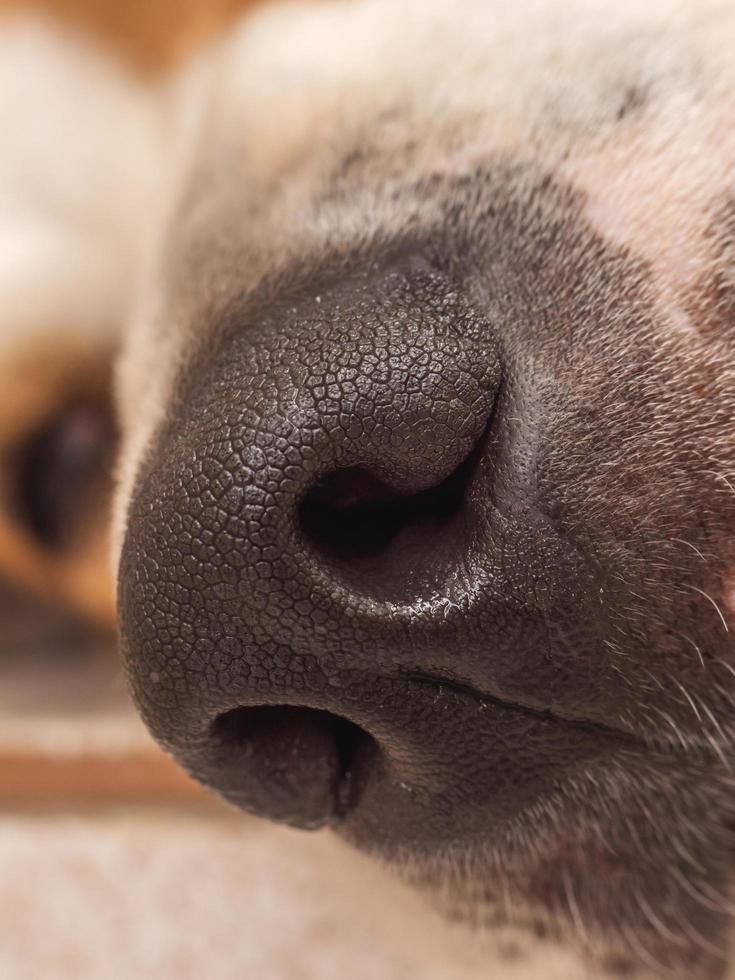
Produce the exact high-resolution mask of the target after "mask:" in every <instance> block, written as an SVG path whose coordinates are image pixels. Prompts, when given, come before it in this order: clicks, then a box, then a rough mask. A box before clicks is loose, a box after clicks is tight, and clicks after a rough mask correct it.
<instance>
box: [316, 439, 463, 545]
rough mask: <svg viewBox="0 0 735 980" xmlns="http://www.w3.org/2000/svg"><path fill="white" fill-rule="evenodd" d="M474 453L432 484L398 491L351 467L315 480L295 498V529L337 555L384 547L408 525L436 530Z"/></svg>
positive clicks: (457, 496)
mask: <svg viewBox="0 0 735 980" xmlns="http://www.w3.org/2000/svg"><path fill="white" fill-rule="evenodd" d="M473 460H474V454H471V456H470V457H468V459H466V460H465V461H464V462H463V463H462V464H461V465H460V466H459V467H458V468H457V469H456V470H455V471H454V472H453V473H451V474H450V475H449V476H448V477H447V478H446V479H445V480H443V481H442V482H441V483H439V484H438V485H437V486H435V487H431V488H430V489H428V490H423V491H421V492H420V493H416V494H404V493H400V492H398V491H396V490H394V489H392V488H391V487H389V486H388V485H387V484H385V483H383V482H382V481H381V480H379V479H377V478H376V477H374V476H373V475H372V474H370V473H369V472H368V471H367V470H364V469H361V468H359V467H351V468H346V469H342V470H337V471H336V472H334V473H330V474H329V475H328V476H326V477H324V478H323V479H322V480H320V482H319V483H317V484H316V486H314V487H312V488H311V490H309V491H308V493H307V494H306V496H305V497H304V499H303V500H302V501H301V505H300V508H299V519H300V524H301V528H302V530H303V532H304V534H305V535H306V536H307V538H308V539H309V540H310V541H311V543H312V544H313V545H314V546H315V547H316V548H317V549H318V550H320V551H322V552H324V553H325V554H327V555H329V556H330V557H334V558H339V559H343V560H348V559H355V558H360V557H369V556H372V555H375V554H378V553H380V552H381V551H384V550H385V549H386V547H387V546H388V545H389V544H390V542H391V541H392V540H393V539H394V538H395V537H396V536H397V535H398V534H399V533H400V532H401V531H403V530H405V529H407V528H410V527H416V528H420V527H425V528H427V529H429V528H433V529H436V527H437V525H440V524H443V523H445V522H447V521H448V520H450V519H451V518H452V517H453V516H454V515H455V514H456V513H457V512H458V511H459V510H460V508H461V505H462V500H463V498H464V494H465V489H466V484H467V480H468V477H469V473H470V468H471V466H472V464H473Z"/></svg>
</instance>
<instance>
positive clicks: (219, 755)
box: [210, 705, 372, 829]
mask: <svg viewBox="0 0 735 980" xmlns="http://www.w3.org/2000/svg"><path fill="white" fill-rule="evenodd" d="M210 734H211V742H212V745H213V748H214V768H215V770H216V772H217V779H216V788H217V789H219V790H220V791H222V792H223V795H224V796H225V797H226V798H228V799H230V800H231V801H232V802H233V803H235V804H237V805H239V806H244V807H245V808H246V809H248V810H251V811H252V812H255V813H256V814H258V815H260V816H265V817H269V818H270V819H275V820H282V821H285V822H287V823H290V824H292V825H295V826H299V827H302V828H307V829H308V828H314V827H319V826H322V825H323V824H325V823H330V822H333V821H334V820H335V819H339V818H340V817H341V816H343V815H344V813H345V812H346V811H347V810H348V809H349V807H350V805H351V802H352V794H353V792H354V781H353V768H354V764H355V757H356V754H357V753H358V751H359V752H360V753H361V754H362V753H363V750H365V749H367V748H368V745H370V744H372V739H371V737H370V736H369V735H368V734H367V733H366V732H365V731H363V730H362V729H361V728H359V727H358V726H357V725H354V724H353V723H352V722H350V721H347V719H346V718H343V717H341V716H339V715H334V714H332V713H331V712H329V711H321V710H317V709H315V708H306V707H299V706H291V705H261V706H255V707H238V708H233V709H231V710H229V711H226V712H224V713H223V714H221V715H219V716H218V717H217V718H216V719H215V720H214V722H213V723H212V726H211V729H210Z"/></svg>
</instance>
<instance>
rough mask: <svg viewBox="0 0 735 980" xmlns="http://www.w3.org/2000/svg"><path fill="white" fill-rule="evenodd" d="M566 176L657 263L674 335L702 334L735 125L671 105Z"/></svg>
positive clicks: (733, 178)
mask: <svg viewBox="0 0 735 980" xmlns="http://www.w3.org/2000/svg"><path fill="white" fill-rule="evenodd" d="M561 173H562V175H563V176H565V177H566V178H567V179H569V180H570V182H571V183H572V184H573V185H574V186H575V187H578V188H579V189H580V190H582V191H584V192H586V194H587V195H588V204H587V214H588V217H589V219H590V221H591V222H592V224H593V225H594V226H595V227H596V228H597V229H598V230H599V232H600V234H601V235H603V236H604V237H605V238H606V239H607V240H609V241H613V242H615V243H617V244H619V245H621V246H628V247H630V248H631V249H632V250H633V251H634V253H635V254H636V255H638V256H640V257H641V258H642V259H644V260H645V261H646V262H648V263H649V264H650V266H651V268H652V270H653V274H654V280H655V282H656V283H657V284H658V287H659V300H660V304H661V311H662V313H663V314H664V320H665V322H666V323H667V325H668V328H669V330H670V333H671V335H672V336H676V337H680V338H682V339H683V340H685V341H686V339H687V338H690V339H694V338H696V337H698V336H699V334H700V330H699V325H698V324H697V322H696V321H697V312H698V311H697V305H698V304H699V302H704V297H703V298H702V300H701V301H700V300H698V298H697V297H698V294H699V293H701V288H702V286H701V284H702V283H703V282H706V281H707V279H708V277H709V276H710V275H711V273H712V269H713V264H714V261H715V256H714V255H713V252H712V243H711V236H710V235H709V229H710V227H711V223H712V221H713V219H714V217H715V216H716V213H717V209H718V207H721V205H722V202H723V201H724V200H726V199H727V198H728V197H729V196H731V195H733V194H735V134H733V130H732V127H728V126H723V125H722V120H720V119H719V118H717V113H714V112H711V111H710V112H708V113H707V114H706V115H705V113H704V112H703V111H702V110H700V109H699V108H697V107H693V106H691V105H685V106H677V107H674V106H669V107H668V108H667V111H666V115H665V116H662V117H660V118H659V119H657V120H656V121H655V123H651V121H650V120H649V121H648V122H647V123H646V126H645V127H643V128H642V129H641V130H638V129H637V128H636V127H633V126H631V127H630V128H629V129H624V130H622V131H621V132H620V134H619V135H618V136H616V137H615V138H614V139H613V140H611V141H609V142H608V143H607V144H606V145H604V146H600V147H599V148H596V149H593V150H591V151H590V152H588V153H586V154H585V153H583V154H582V155H576V156H572V157H570V159H569V160H568V161H567V162H566V163H564V164H563V165H562V167H561Z"/></svg>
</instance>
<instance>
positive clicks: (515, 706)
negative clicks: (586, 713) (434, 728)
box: [402, 670, 646, 748]
mask: <svg viewBox="0 0 735 980" xmlns="http://www.w3.org/2000/svg"><path fill="white" fill-rule="evenodd" d="M402 677H403V679H404V680H407V681H409V682H411V683H414V684H420V685H422V686H425V687H431V688H433V689H434V690H440V689H441V688H446V689H448V690H450V691H453V692H454V693H455V694H458V695H460V696H461V697H465V698H472V699H473V700H474V701H477V702H478V703H479V704H493V705H495V706H496V707H498V708H501V709H503V710H505V711H514V712H519V713H521V714H525V715H527V716H528V717H529V718H536V719H538V720H542V721H553V722H555V723H556V724H558V725H562V726H566V727H569V728H575V729H577V730H578V731H583V732H585V731H586V732H589V733H590V734H591V735H596V736H597V737H603V738H605V739H612V740H614V741H617V742H622V743H624V744H626V745H629V746H631V747H636V748H645V747H646V743H645V742H644V740H643V739H642V738H640V737H639V736H638V735H636V734H634V733H633V732H627V731H625V730H623V729H621V728H615V727H613V726H610V725H605V724H602V723H601V722H598V721H592V720H591V719H589V718H578V717H567V716H566V715H560V714H559V713H558V711H555V710H552V709H551V708H535V707H533V706H532V705H528V704H524V703H522V702H519V701H509V700H506V699H505V698H502V697H500V696H498V695H497V694H489V693H486V692H483V691H479V690H477V688H475V687H472V686H471V685H469V684H465V683H463V682H462V681H456V680H453V679H451V678H448V677H444V676H442V675H439V674H433V673H431V672H430V671H422V670H411V671H405V672H403V673H402Z"/></svg>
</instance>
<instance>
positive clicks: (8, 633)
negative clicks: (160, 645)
mask: <svg viewBox="0 0 735 980" xmlns="http://www.w3.org/2000/svg"><path fill="white" fill-rule="evenodd" d="M250 6H252V3H251V2H249V0H0V141H1V142H2V145H1V146H0V977H2V978H3V980H16V978H25V977H28V978H34V980H38V978H46V977H49V978H59V980H63V978H67V977H68V978H86V977H94V978H104V977H115V978H116V977H119V978H126V977H136V978H139V977H156V978H168V977H171V978H186V977H208V978H227V977H238V978H240V977H250V976H255V975H256V974H257V975H258V976H259V977H261V978H265V980H268V978H274V980H280V978H284V980H291V978H294V980H297V978H316V977H319V978H329V977H350V978H353V977H355V978H360V977H365V978H369V977H380V978H382V980H390V978H392V977H396V978H398V977H401V978H406V977H411V976H414V975H415V976H418V975H419V973H418V972H415V971H414V967H413V966H412V964H411V961H410V957H409V958H408V959H406V956H405V955H404V953H403V952H400V950H399V946H395V947H394V946H392V945H391V941H389V940H386V938H385V936H384V935H383V934H382V933H381V931H380V927H379V924H378V920H379V916H378V918H374V917H373V916H372V913H371V912H370V911H369V909H368V905H369V903H367V902H366V901H364V900H363V898H362V897H361V896H360V897H358V899H357V900H353V899H351V898H350V897H349V894H348V892H349V889H348V887H347V885H346V883H345V882H343V881H342V879H340V877H339V875H340V873H341V872H340V870H339V869H338V868H332V867H331V864H330V865H329V867H327V865H328V864H329V862H328V860H327V858H326V857H323V854H322V850H321V848H322V847H323V843H322V841H321V839H319V838H314V837H309V838H307V837H306V836H303V837H302V836H299V837H298V839H297V838H296V837H294V836H293V835H290V834H289V832H288V831H274V830H272V829H271V828H265V827H264V825H261V824H259V823H256V822H255V821H248V820H246V819H244V818H243V817H242V816H241V815H234V814H231V813H230V811H229V810H226V809H225V807H224V806H222V805H219V804H218V803H217V802H215V801H214V800H213V799H212V798H210V797H209V796H206V795H205V794H204V793H203V792H202V791H201V790H199V789H198V788H197V787H196V786H195V785H194V784H193V783H192V782H190V781H189V780H188V778H187V777H186V776H185V775H184V774H183V773H181V772H179V771H178V770H177V769H176V768H175V767H174V766H173V765H172V764H171V763H170V762H169V760H168V759H167V758H166V757H165V756H164V755H163V754H162V753H161V752H160V751H159V750H158V749H157V748H156V747H155V746H154V745H153V744H152V742H151V740H150V739H149V737H148V735H147V733H146V732H145V731H144V729H143V727H142V725H141V724H140V722H139V721H138V719H137V716H136V714H135V712H134V710H133V709H132V707H131V705H130V704H129V702H128V698H127V694H126V688H125V683H124V678H123V676H122V671H121V667H120V664H119V661H118V658H117V654H116V649H115V619H114V601H113V589H112V582H111V576H110V571H109V565H108V555H107V528H108V522H109V505H110V492H111V486H112V480H113V465H114V458H115V446H116V441H117V431H116V425H115V416H114V409H113V397H112V361H113V358H114V354H115V349H116V346H117V342H118V335H119V331H120V329H121V328H122V324H123V323H124V321H125V317H126V315H127V314H128V312H129V310H128V301H129V294H130V292H131V282H132V277H133V271H134V267H135V258H136V249H137V244H136V243H138V242H139V238H136V235H138V236H139V235H140V233H141V230H140V228H139V227H136V226H135V224H136V220H135V216H136V215H139V214H140V213H141V210H144V209H145V202H146V195H147V194H151V193H152V190H151V188H152V184H151V182H150V181H149V180H148V176H147V170H148V169H149V167H150V163H151V157H150V155H151V154H152V155H154V156H155V153H156V148H155V143H156V140H157V139H160V136H156V135H155V132H154V131H155V130H156V126H157V125H158V122H160V120H159V119H158V117H157V113H159V112H160V106H159V105H158V103H156V99H155V98H153V99H152V98H151V93H152V92H155V91H158V90H159V89H160V87H161V86H165V83H166V78H167V77H168V76H169V75H170V73H171V72H173V71H174V70H175V69H176V68H177V67H178V66H180V65H181V64H182V62H185V61H186V59H188V58H191V57H193V56H194V54H195V53H196V51H197V49H198V48H199V47H201V46H202V45H204V44H206V43H207V42H208V41H210V40H211V39H212V38H214V37H216V35H217V34H218V32H221V31H223V30H226V28H227V25H228V24H229V23H230V22H231V20H232V18H234V17H235V16H240V15H246V9H245V8H249V7H250ZM149 144H150V146H149V149H148V150H146V149H145V147H146V146H147V145H149ZM138 145H140V150H138V148H137V147H138ZM146 154H149V156H146ZM279 834H282V835H283V836H282V837H279ZM286 838H288V847H287V848H284V849H282V848H281V847H280V844H279V841H281V840H282V839H283V840H286ZM330 853H331V852H330ZM315 863H316V864H317V865H318V866H320V868H321V870H322V871H323V872H324V875H325V876H326V877H325V878H322V879H321V884H319V885H317V886H316V887H315V886H314V884H313V875H312V874H311V871H312V869H313V867H314V865H315ZM330 875H331V876H332V877H331V878H330V877H329V876H330ZM329 882H331V884H330V883H329ZM421 976H422V980H426V972H425V971H422V972H421ZM437 980H438V974H437Z"/></svg>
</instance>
